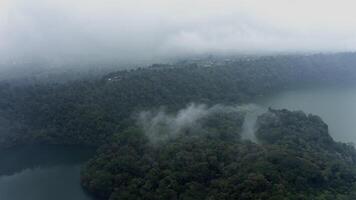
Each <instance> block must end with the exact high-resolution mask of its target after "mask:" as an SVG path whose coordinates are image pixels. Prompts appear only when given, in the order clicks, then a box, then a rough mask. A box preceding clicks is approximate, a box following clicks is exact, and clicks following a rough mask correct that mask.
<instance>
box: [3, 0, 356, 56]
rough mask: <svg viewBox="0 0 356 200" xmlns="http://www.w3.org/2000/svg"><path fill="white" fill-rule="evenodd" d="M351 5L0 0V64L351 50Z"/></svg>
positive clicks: (328, 1) (276, 0)
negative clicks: (3, 61) (22, 60)
mask: <svg viewBox="0 0 356 200" xmlns="http://www.w3.org/2000/svg"><path fill="white" fill-rule="evenodd" d="M354 8H356V1H351V0H269V1H263V0H231V1H229V0H215V1H212V0H0V58H1V59H7V58H11V59H18V58H49V59H63V58H82V57H84V58H85V57H87V58H93V57H100V58H102V59H106V58H107V59H111V58H116V59H127V60H130V59H138V58H139V59H145V58H152V57H161V56H171V55H175V54H187V53H209V52H237V53H240V52H243V53H255V52H257V53H273V52H285V51H288V52H296V51H297V52H310V51H312V52H315V51H317V52H318V51H354V50H355V49H356V14H355V12H354Z"/></svg>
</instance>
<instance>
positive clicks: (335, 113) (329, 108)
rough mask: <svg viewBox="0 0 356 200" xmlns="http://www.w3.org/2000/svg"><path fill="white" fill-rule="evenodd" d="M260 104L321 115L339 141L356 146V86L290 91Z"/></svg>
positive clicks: (260, 100) (259, 102)
mask: <svg viewBox="0 0 356 200" xmlns="http://www.w3.org/2000/svg"><path fill="white" fill-rule="evenodd" d="M257 104H259V105H262V106H263V107H272V108H287V109H290V110H303V111H305V112H306V113H312V114H316V115H319V116H320V117H322V119H323V120H324V121H325V122H326V123H327V124H328V125H329V131H330V134H331V135H332V136H333V138H334V139H335V140H338V141H342V142H352V143H355V144H356V85H355V87H328V88H309V89H299V90H292V91H286V92H281V93H279V94H275V95H271V96H269V97H263V98H261V99H259V100H258V102H257Z"/></svg>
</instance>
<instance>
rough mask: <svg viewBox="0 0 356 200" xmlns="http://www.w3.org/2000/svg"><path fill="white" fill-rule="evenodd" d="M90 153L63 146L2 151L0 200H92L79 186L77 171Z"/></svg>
mask: <svg viewBox="0 0 356 200" xmlns="http://www.w3.org/2000/svg"><path fill="white" fill-rule="evenodd" d="M93 153H94V150H93V149H88V148H81V147H62V146H40V147H21V148H15V149H8V150H5V151H1V153H0V199H1V200H64V199H65V200H91V198H90V197H89V196H88V195H87V194H85V192H84V191H83V189H82V188H81V186H80V168H81V165H82V164H83V163H84V162H85V161H87V160H88V159H89V158H90V157H91V156H92V155H93Z"/></svg>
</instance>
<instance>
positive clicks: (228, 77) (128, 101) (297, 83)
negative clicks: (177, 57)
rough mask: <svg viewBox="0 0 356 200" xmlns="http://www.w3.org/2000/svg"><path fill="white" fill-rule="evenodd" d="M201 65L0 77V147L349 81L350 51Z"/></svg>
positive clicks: (80, 136)
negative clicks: (82, 76)
mask: <svg viewBox="0 0 356 200" xmlns="http://www.w3.org/2000/svg"><path fill="white" fill-rule="evenodd" d="M206 62H207V61H205V60H198V61H189V62H181V63H180V64H170V65H153V66H151V67H148V68H140V69H136V70H125V71H119V72H114V73H111V74H108V75H107V76H104V77H103V78H101V79H86V80H76V81H70V82H66V83H61V84H60V83H51V82H39V83H32V84H25V85H16V84H13V83H12V82H6V81H4V82H1V84H0V96H1V99H0V113H1V115H0V124H1V126H0V127H1V132H2V135H3V136H4V135H7V136H4V137H1V141H2V142H1V143H2V146H10V145H14V144H21V143H35V142H36V143H37V142H41V143H51V144H53V143H54V144H88V145H98V144H102V143H105V142H107V141H109V140H110V138H111V136H112V135H113V134H114V133H117V132H119V131H121V130H124V129H125V128H127V127H128V126H129V125H132V123H133V122H134V120H133V118H134V117H133V116H134V115H135V113H137V112H140V111H142V110H145V109H151V108H155V107H156V108H157V107H160V106H166V107H168V109H169V110H173V111H174V110H177V109H179V108H181V107H183V106H185V105H186V104H188V103H190V102H196V103H205V104H207V105H212V104H216V103H221V104H239V103H246V102H249V101H250V100H251V99H253V98H255V97H256V96H260V95H264V94H269V93H271V92H274V91H279V90H283V89H287V88H292V87H302V86H303V85H309V84H313V85H316V84H333V83H336V82H337V83H342V82H347V81H353V80H356V70H355V69H356V55H355V54H353V53H347V54H346V53H345V54H334V55H311V56H274V57H260V58H254V59H247V58H246V59H236V60H228V61H226V60H218V61H216V62H210V61H209V62H208V63H209V65H207V64H206ZM6 133H9V134H6ZM8 136H9V137H8Z"/></svg>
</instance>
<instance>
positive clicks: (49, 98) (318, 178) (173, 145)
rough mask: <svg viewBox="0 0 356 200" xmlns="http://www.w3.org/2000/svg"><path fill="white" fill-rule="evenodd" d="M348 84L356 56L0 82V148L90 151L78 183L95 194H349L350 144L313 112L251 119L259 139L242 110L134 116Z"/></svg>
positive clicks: (189, 199)
mask: <svg viewBox="0 0 356 200" xmlns="http://www.w3.org/2000/svg"><path fill="white" fill-rule="evenodd" d="M355 80H356V54H355V53H341V54H330V55H323V54H320V55H319V54H316V55H308V56H266V57H261V58H256V59H237V60H228V61H227V60H222V61H216V62H212V61H209V62H208V61H204V60H203V61H186V62H179V63H176V64H155V65H152V66H151V67H147V68H139V69H133V70H121V71H118V72H113V73H110V74H107V75H105V76H103V77H102V78H99V79H98V78H95V79H85V80H75V81H69V82H64V83H56V82H36V83H31V84H23V85H16V84H12V83H11V82H8V81H2V82H1V83H0V96H1V97H2V98H1V99H0V114H1V115H0V116H1V117H0V127H1V129H0V132H1V133H2V134H1V137H0V146H1V147H2V148H8V147H12V146H17V145H28V144H51V145H87V146H94V147H97V148H98V151H97V153H96V155H95V156H94V157H93V158H92V159H91V160H90V161H89V162H88V163H87V164H86V165H85V166H84V167H83V170H82V174H81V177H82V180H81V182H82V185H83V187H84V188H85V189H86V190H87V191H88V192H89V193H91V194H93V195H94V196H96V197H98V198H102V199H110V200H116V199H127V200H129V199H144V200H146V199H147V200H150V199H152V200H153V199H179V200H195V199H209V200H213V199H316V200H319V199H320V200H328V199H340V200H344V199H345V200H346V199H355V198H356V185H355V183H356V171H355V166H356V165H355V164H356V163H355V162H356V152H355V149H354V147H353V146H352V145H349V144H344V143H340V142H335V141H334V140H333V139H332V138H331V136H330V135H329V133H328V127H327V125H326V124H325V123H324V122H323V121H322V120H321V119H320V117H318V116H314V115H306V114H304V113H303V112H302V111H288V110H274V109H269V110H268V111H267V112H266V113H264V114H262V115H260V116H259V117H258V119H257V122H256V127H257V129H256V132H255V136H256V138H257V141H256V142H251V141H248V140H244V139H242V134H243V127H242V124H243V120H244V114H245V113H244V111H241V110H238V111H236V110H234V111H231V112H230V111H229V112H225V111H224V112H220V111H219V112H215V111H214V112H209V114H205V115H203V114H201V113H200V115H202V116H200V117H199V118H197V119H196V120H195V121H194V123H191V124H189V126H188V125H187V126H182V128H179V129H177V124H179V125H180V126H179V127H181V125H182V122H181V121H179V120H177V119H171V120H167V119H164V118H159V117H155V116H162V114H161V112H159V111H158V113H156V114H157V115H152V116H150V119H152V118H154V119H157V121H152V120H151V121H148V122H149V125H150V126H142V124H140V123H138V121H139V119H140V116H141V115H142V112H143V111H150V110H151V111H152V110H160V109H163V108H162V107H164V111H165V112H166V113H167V114H166V115H163V117H166V118H167V116H168V117H169V116H178V117H179V113H180V110H181V109H182V108H184V107H186V106H187V105H189V104H191V103H192V102H194V103H195V104H197V105H205V107H207V108H211V107H214V105H224V106H225V107H234V106H235V107H236V105H242V104H247V103H250V102H251V101H252V100H253V99H255V98H258V97H260V96H264V95H268V94H271V93H274V92H278V91H282V90H288V89H291V88H300V87H305V86H310V85H314V86H315V85H324V86H325V85H335V84H336V83H338V84H343V83H344V84H348V83H354V81H355ZM158 119H159V120H158ZM184 123H186V122H185V121H184ZM152 124H153V125H152ZM172 124H173V125H172ZM147 127H149V128H152V127H153V128H152V130H151V129H148V128H147ZM148 130H150V131H149V132H148ZM152 134H153V135H152ZM157 138H158V140H157ZM161 138H165V139H161ZM153 139H155V140H153Z"/></svg>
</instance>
